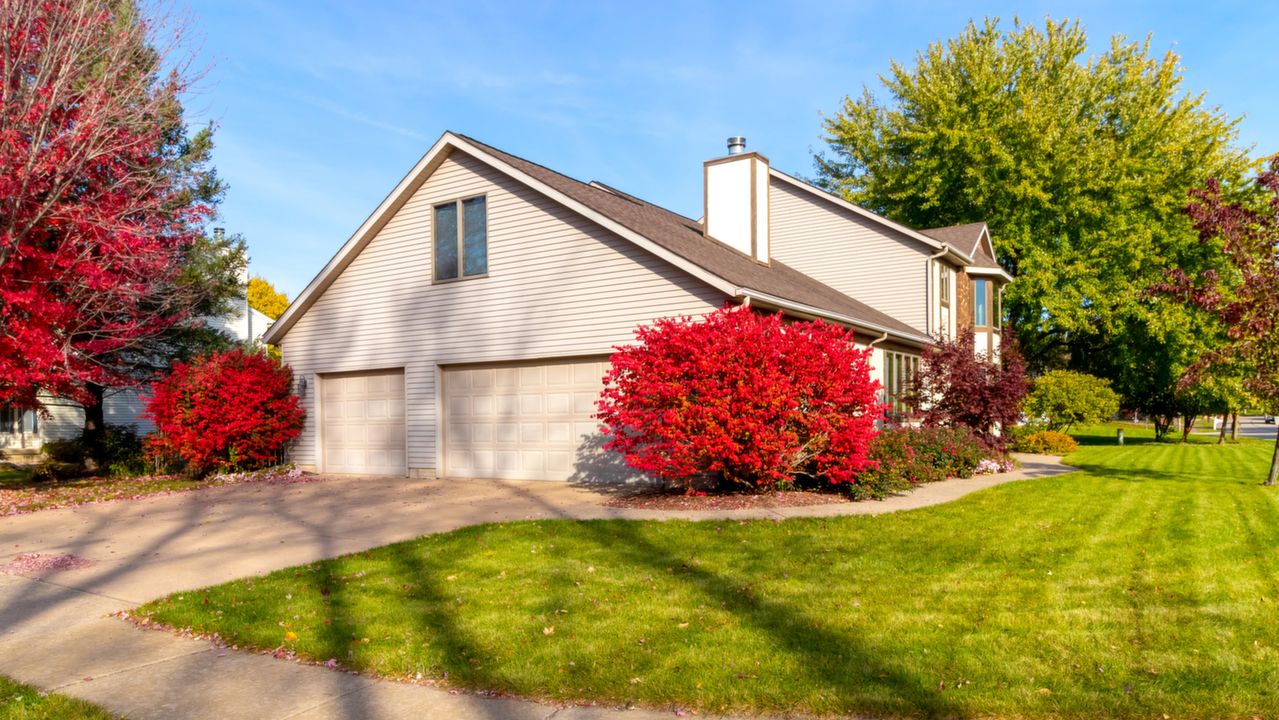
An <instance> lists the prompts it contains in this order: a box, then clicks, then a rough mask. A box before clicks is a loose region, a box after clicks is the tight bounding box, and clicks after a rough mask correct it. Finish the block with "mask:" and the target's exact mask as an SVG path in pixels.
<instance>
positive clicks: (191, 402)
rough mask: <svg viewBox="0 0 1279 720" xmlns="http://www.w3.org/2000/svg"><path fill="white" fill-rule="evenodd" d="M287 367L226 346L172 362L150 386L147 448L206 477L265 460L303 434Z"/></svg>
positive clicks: (261, 462)
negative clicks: (150, 424)
mask: <svg viewBox="0 0 1279 720" xmlns="http://www.w3.org/2000/svg"><path fill="white" fill-rule="evenodd" d="M292 385H293V371H292V370H290V369H289V367H288V366H287V365H281V364H280V363H278V362H276V361H275V360H273V359H271V358H269V357H267V356H266V355H263V354H258V353H248V352H244V351H242V350H232V351H230V352H225V353H216V354H213V355H209V356H207V357H201V358H197V359H196V360H194V361H192V362H190V363H177V364H175V365H174V366H173V372H172V373H170V374H169V376H168V377H167V378H166V379H165V380H163V381H162V382H159V383H156V385H155V386H154V388H153V394H152V395H151V397H150V398H148V399H147V409H146V414H147V416H148V417H149V418H151V420H152V421H153V422H154V423H155V428H156V432H155V433H154V434H153V435H151V436H149V437H148V438H147V442H146V447H147V453H148V455H150V456H151V457H152V458H155V459H157V460H161V461H168V460H171V459H174V458H177V459H179V460H181V461H182V462H183V463H185V464H186V467H187V469H188V471H190V472H191V473H193V474H196V475H204V474H207V473H209V472H211V471H214V470H240V469H249V468H254V467H261V466H264V465H269V464H271V463H272V462H274V461H275V460H276V458H277V455H278V453H279V451H280V448H282V447H284V444H285V443H287V442H288V441H290V440H292V439H293V438H294V437H297V434H298V433H299V432H301V431H302V423H303V420H304V413H303V411H302V406H301V403H300V402H299V400H298V398H297V396H296V395H294V394H293V390H292Z"/></svg>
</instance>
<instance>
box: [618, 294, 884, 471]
mask: <svg viewBox="0 0 1279 720" xmlns="http://www.w3.org/2000/svg"><path fill="white" fill-rule="evenodd" d="M635 335H636V340H637V341H638V342H637V343H636V344H634V345H630V346H625V347H620V348H618V350H617V352H616V353H615V354H614V355H613V358H612V359H613V366H612V369H611V370H610V371H609V373H608V375H607V377H606V381H607V388H606V389H605V391H604V394H603V396H602V398H601V399H600V402H599V409H600V412H599V418H600V419H601V420H602V421H603V422H604V425H605V426H606V432H608V433H609V435H610V439H609V441H608V443H607V444H606V446H605V447H607V448H609V449H610V450H615V451H617V452H620V453H622V454H624V455H625V456H626V461H627V463H628V464H629V465H631V466H632V467H634V468H635V469H637V470H640V471H643V472H646V473H650V474H652V475H655V476H657V477H659V478H662V479H665V480H667V481H669V482H672V483H676V484H680V485H683V486H684V487H687V488H690V489H692V488H693V487H694V486H695V484H697V483H699V482H703V481H717V480H722V481H726V482H727V483H732V484H736V485H745V486H749V487H751V488H758V489H763V488H770V487H777V486H779V485H785V484H788V483H790V482H792V481H793V480H794V479H795V477H796V476H797V475H799V476H801V477H802V476H808V477H812V478H819V479H821V480H823V481H825V482H828V483H832V484H838V483H848V482H854V481H855V480H856V475H857V473H858V472H859V471H861V470H862V469H864V468H865V467H866V466H867V462H868V461H867V457H866V456H867V450H868V448H869V445H870V441H871V438H873V437H874V435H875V418H876V417H878V416H879V414H880V413H881V412H882V407H881V406H880V405H879V404H878V403H877V402H876V397H875V395H876V392H877V391H878V390H879V383H877V382H874V381H872V380H871V379H870V365H869V354H870V353H869V352H868V351H864V350H858V349H857V348H856V347H855V346H854V345H853V344H852V335H851V333H850V332H849V331H847V330H844V329H841V328H839V327H836V326H834V325H828V324H825V323H821V322H800V323H785V322H783V321H782V318H781V316H780V315H763V314H759V313H755V312H752V311H750V310H748V309H744V308H736V309H734V308H726V309H724V310H720V311H718V312H715V313H711V314H710V315H708V316H706V317H705V318H703V319H691V318H679V319H667V320H659V321H657V322H656V323H654V324H652V325H650V326H646V327H642V328H640V329H639V330H637V331H636V333H635Z"/></svg>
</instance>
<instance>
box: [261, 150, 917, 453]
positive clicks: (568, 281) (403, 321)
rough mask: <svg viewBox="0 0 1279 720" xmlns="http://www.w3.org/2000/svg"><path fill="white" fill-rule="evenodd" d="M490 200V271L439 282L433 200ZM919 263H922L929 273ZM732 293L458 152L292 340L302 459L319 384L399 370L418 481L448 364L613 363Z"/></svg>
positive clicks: (311, 448)
mask: <svg viewBox="0 0 1279 720" xmlns="http://www.w3.org/2000/svg"><path fill="white" fill-rule="evenodd" d="M481 194H483V195H486V197H487V222H488V276H487V277H484V278H476V279H467V280H461V281H454V282H447V283H438V284H433V283H432V280H431V274H432V264H431V248H432V239H431V222H432V207H433V206H434V205H435V204H438V203H443V202H448V201H453V200H458V199H460V198H468V197H473V196H476V195H481ZM920 266H921V268H922V263H921V264H920ZM724 299H725V298H724V296H723V295H722V294H720V293H719V292H718V291H716V290H714V289H713V288H711V287H709V286H707V285H705V284H704V283H703V282H701V281H699V280H696V279H694V278H693V277H691V276H689V275H687V274H685V273H684V272H683V271H681V270H678V269H676V268H675V267H673V266H672V265H670V264H668V263H665V262H664V261H662V260H659V259H658V258H656V257H655V256H653V255H651V254H649V253H648V252H646V251H644V250H641V249H639V248H638V247H636V246H635V245H633V244H632V243H630V242H629V241H627V240H624V239H623V238H620V237H617V236H615V235H613V234H612V233H611V232H609V231H607V230H605V229H603V228H601V227H599V226H597V225H595V224H594V223H592V222H590V221H589V220H586V219H584V218H582V217H581V216H580V215H578V214H576V213H574V212H571V211H569V210H567V209H565V208H564V207H563V206H561V205H559V204H557V203H555V202H552V201H551V200H549V199H547V198H546V197H545V196H543V195H541V194H539V193H538V192H536V191H535V190H532V189H531V188H528V187H527V186H525V185H523V184H520V183H517V182H515V181H513V180H511V179H510V178H508V177H507V176H505V175H503V174H501V173H499V172H498V171H496V170H494V169H492V168H491V167H489V166H488V165H486V164H484V163H482V162H480V161H478V160H475V159H474V158H471V157H470V156H468V155H465V154H463V153H459V152H454V153H452V154H451V155H450V156H449V157H448V158H447V159H446V160H444V162H443V163H442V164H441V165H440V167H439V168H438V169H436V171H435V172H434V173H432V174H431V175H430V176H429V177H428V178H426V180H425V181H424V182H423V183H422V185H421V186H420V187H419V188H418V189H417V190H416V191H415V192H414V193H413V195H412V196H411V197H410V199H409V200H408V201H407V202H406V203H405V204H404V205H403V206H402V207H401V208H400V209H399V210H398V211H397V212H396V213H395V215H394V216H393V217H392V218H391V219H390V220H389V221H388V222H387V223H386V225H385V226H383V227H382V229H381V230H380V231H378V233H377V234H376V235H375V236H374V237H373V238H372V240H371V241H370V242H369V244H368V245H367V246H366V247H365V248H364V249H363V250H362V251H361V252H360V253H359V255H358V256H357V257H356V258H355V259H354V260H353V261H352V262H351V264H350V265H349V266H348V267H347V268H346V269H345V270H344V271H343V272H341V274H339V275H338V276H337V278H336V279H335V280H334V281H333V284H332V285H331V286H329V287H328V288H327V289H326V290H325V291H324V292H323V293H322V294H321V295H320V296H319V297H318V299H317V300H316V302H315V304H314V305H313V306H311V307H310V308H309V309H308V310H307V311H306V312H305V314H303V315H302V316H301V317H300V318H299V319H298V321H297V324H296V325H294V326H293V327H292V328H290V329H289V332H288V334H287V335H285V336H284V338H283V341H282V343H281V347H282V350H283V353H284V360H285V361H286V362H287V363H289V364H290V365H291V366H292V367H293V371H294V373H295V375H296V377H298V378H299V379H303V378H304V379H306V380H307V384H308V389H307V390H306V392H305V393H304V397H303V403H304V405H305V406H306V410H307V423H306V427H305V429H304V430H303V433H302V436H301V437H300V438H299V440H298V442H297V444H296V446H295V448H294V450H293V458H294V460H295V461H296V462H298V463H299V464H300V465H303V466H315V465H316V464H317V456H316V443H317V437H316V397H317V393H316V390H315V389H316V388H317V387H319V384H320V383H319V382H318V379H317V375H320V374H326V373H336V372H348V371H357V370H373V369H379V368H381V369H391V368H403V369H404V372H405V395H406V397H405V400H406V408H407V410H406V412H407V418H406V419H407V428H408V437H407V443H408V466H409V468H410V472H415V473H419V474H430V473H433V472H434V471H435V469H436V468H437V467H438V465H437V454H438V445H439V418H438V417H437V416H436V415H437V408H438V407H440V405H441V403H440V401H439V397H438V394H439V392H440V387H439V378H440V377H441V375H442V371H441V369H440V366H447V365H456V364H465V363H482V362H494V361H511V360H541V359H549V358H557V357H559V358H565V357H590V356H599V355H606V354H608V353H609V352H611V349H612V347H613V346H614V345H619V344H624V343H627V342H630V341H631V340H632V339H633V337H634V330H635V327H636V326H637V325H639V324H643V323H648V322H651V321H652V320H653V319H655V318H659V317H666V316H673V315H697V314H703V313H706V312H710V311H712V310H714V309H716V308H717V307H719V306H720V305H721V304H722V303H723V302H724Z"/></svg>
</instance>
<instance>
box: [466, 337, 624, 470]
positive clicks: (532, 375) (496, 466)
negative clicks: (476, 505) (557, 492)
mask: <svg viewBox="0 0 1279 720" xmlns="http://www.w3.org/2000/svg"><path fill="white" fill-rule="evenodd" d="M607 368H608V360H607V359H606V358H595V359H589V360H564V361H550V362H541V363H536V364H533V363H529V364H499V365H475V366H459V367H452V368H446V369H445V370H444V393H443V394H444V438H443V439H444V463H445V467H444V473H445V475H446V476H448V477H478V478H500V479H507V480H568V479H570V478H572V477H573V476H574V474H575V472H578V471H579V470H580V468H581V467H582V466H583V463H584V462H585V461H587V460H589V457H588V456H590V455H592V454H594V453H596V452H597V451H598V436H599V433H598V431H597V428H598V427H599V423H598V421H596V420H594V419H593V418H592V415H594V413H595V411H596V408H595V402H596V400H598V399H599V395H600V391H601V390H602V389H603V387H604V385H603V378H604V372H605V371H606V370H607Z"/></svg>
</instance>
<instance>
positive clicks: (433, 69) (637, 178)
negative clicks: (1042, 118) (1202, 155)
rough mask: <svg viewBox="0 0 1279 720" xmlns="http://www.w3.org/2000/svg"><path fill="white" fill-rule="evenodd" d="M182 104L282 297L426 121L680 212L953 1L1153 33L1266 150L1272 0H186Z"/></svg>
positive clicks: (931, 33) (406, 163)
mask: <svg viewBox="0 0 1279 720" xmlns="http://www.w3.org/2000/svg"><path fill="white" fill-rule="evenodd" d="M185 10H186V14H188V15H189V20H190V23H191V25H192V26H193V29H194V31H195V32H194V35H195V37H196V44H195V47H196V49H197V51H198V57H197V65H198V66H201V67H203V68H204V69H205V75H204V77H203V79H202V80H201V81H200V83H199V85H198V88H197V90H196V91H195V92H194V93H193V94H192V95H191V96H190V97H189V98H188V100H187V107H188V112H189V115H190V117H191V119H192V120H193V121H197V122H202V121H208V120H212V121H213V122H215V123H216V124H217V126H218V130H217V134H216V141H217V149H216V151H215V155H214V162H215V164H216V166H217V168H218V172H219V173H220V174H221V176H222V177H223V178H224V179H225V180H226V181H227V182H228V183H229V185H230V192H229V193H228V195H227V198H226V202H225V203H224V205H223V207H222V215H223V217H222V218H221V219H220V224H222V225H225V226H226V227H227V228H228V230H229V231H230V232H235V233H240V234H242V235H244V237H245V238H246V239H247V240H248V243H249V249H250V254H251V255H252V268H253V271H254V272H255V273H258V274H261V275H263V276H264V277H266V278H267V279H269V280H271V281H272V282H274V283H275V284H276V286H277V287H278V288H279V289H281V290H284V291H286V292H288V294H289V296H290V297H293V296H294V295H295V294H296V293H297V292H298V291H299V290H301V289H302V288H303V287H304V286H305V285H306V283H307V282H308V281H309V280H310V279H311V277H312V276H313V275H314V273H315V272H316V271H318V270H319V268H320V267H321V266H322V265H323V264H324V263H325V262H326V261H327V260H328V258H329V257H330V256H331V255H332V254H333V253H334V252H335V251H336V250H337V249H338V247H340V246H341V244H342V243H343V242H344V241H345V240H346V239H347V238H348V237H349V235H350V233H351V232H352V231H353V230H354V229H355V228H356V227H357V226H358V225H359V224H360V223H361V222H362V221H363V220H364V218H365V217H366V216H367V215H368V214H369V213H370V212H371V211H372V210H373V208H374V207H376V205H377V204H378V203H379V202H380V201H381V200H382V198H383V197H384V196H385V195H386V193H387V192H389V191H390V189H391V188H392V187H393V186H394V185H395V184H396V183H397V182H398V181H399V179H400V178H401V177H402V176H403V175H404V173H405V172H406V171H407V170H408V169H409V168H411V167H412V166H413V164H414V163H415V162H416V161H417V159H418V158H419V157H420V156H421V154H422V153H423V152H425V151H426V150H427V148H429V147H430V145H431V144H432V143H433V142H434V141H435V140H436V139H437V138H438V137H439V135H440V134H441V133H442V132H443V131H444V130H456V131H459V132H463V133H466V134H469V135H472V136H475V137H477V138H479V139H481V140H484V141H486V142H488V143H490V144H492V145H495V146H497V147H500V148H502V149H504V150H508V151H510V152H513V153H516V154H519V155H522V156H524V157H527V158H529V159H531V160H534V161H538V162H541V163H543V164H546V165H549V166H551V167H553V168H555V169H557V170H559V171H561V172H565V173H567V174H569V175H572V176H574V177H578V178H581V179H584V180H601V181H603V182H606V183H608V184H610V185H614V186H616V187H619V188H621V189H623V190H626V191H628V192H631V193H634V194H636V195H639V196H641V197H644V198H646V199H649V200H652V201H654V202H657V203H659V204H662V205H665V206H666V207H669V208H671V209H673V210H676V211H678V212H682V213H684V214H686V215H689V216H692V217H697V216H699V215H700V214H701V197H702V193H701V163H702V161H703V160H705V159H707V158H710V157H714V156H717V155H720V154H722V153H723V151H724V138H726V137H727V136H729V135H735V134H742V135H745V136H746V137H747V139H748V142H749V146H750V148H751V149H754V150H759V151H760V152H763V153H764V154H765V155H767V156H768V157H769V158H770V159H771V161H772V163H773V165H774V167H777V168H779V169H781V170H784V171H787V172H791V173H798V174H804V175H806V174H811V170H812V159H811V158H812V153H813V151H815V150H819V149H820V147H821V118H822V114H823V113H826V114H833V113H835V112H837V111H838V110H839V107H840V103H841V100H842V99H843V97H844V96H845V95H848V94H856V93H860V91H861V88H862V87H863V85H867V84H869V85H871V86H872V88H874V86H875V84H876V83H877V77H878V75H879V74H880V73H882V72H883V71H884V70H886V68H887V67H888V63H889V60H890V59H897V60H899V61H911V60H912V59H913V58H914V55H915V53H916V52H917V51H918V50H920V49H922V48H924V47H925V46H926V45H927V44H928V43H929V42H931V41H934V40H941V39H945V38H949V37H952V36H954V35H955V34H957V33H958V32H959V31H960V30H961V29H962V27H963V25H964V24H965V23H966V22H967V21H968V20H969V19H970V18H972V19H977V20H980V19H981V18H983V17H985V16H988V15H989V16H997V17H1001V18H1005V19H1007V20H1009V21H1010V20H1011V19H1012V17H1013V16H1014V15H1016V16H1019V17H1020V18H1022V19H1023V20H1036V21H1038V20H1041V19H1042V18H1044V17H1047V16H1052V17H1054V18H1064V17H1069V18H1078V19H1080V20H1082V21H1083V24H1084V26H1085V27H1086V28H1087V30H1088V33H1089V37H1090V39H1091V41H1092V43H1093V44H1094V45H1098V46H1099V45H1102V44H1104V43H1106V42H1107V41H1108V38H1109V36H1110V35H1111V34H1112V33H1122V34H1125V35H1127V36H1129V37H1135V38H1140V37H1144V36H1145V35H1146V34H1147V33H1153V34H1154V38H1153V47H1154V49H1155V50H1157V51H1159V52H1163V51H1165V50H1169V49H1171V50H1174V51H1176V52H1177V53H1179V54H1180V55H1181V56H1182V64H1183V66H1184V67H1185V77H1186V83H1185V86H1186V88H1187V89H1191V90H1196V91H1198V90H1204V91H1207V93H1208V100H1209V103H1210V104H1215V105H1220V106H1221V107H1222V109H1223V110H1225V111H1226V112H1227V113H1229V114H1231V115H1233V116H1244V120H1243V122H1242V125H1241V139H1242V140H1243V142H1245V143H1247V144H1250V145H1251V144H1255V145H1256V146H1257V151H1258V153H1262V152H1265V153H1271V152H1276V151H1279V100H1277V98H1279V53H1275V52H1274V43H1275V38H1276V37H1279V5H1272V4H1271V3H1269V2H1268V1H1267V0H1253V1H1252V2H1202V1H1200V2H1139V3H1114V2H1078V1H1076V2H1070V3H1061V2H1031V3H993V4H992V3H986V4H981V3H949V2H909V1H905V0H898V1H896V2H822V3H802V2H761V3H751V2H733V3H711V2H684V3H663V2H653V3H619V2H599V1H596V2H580V3H569V2H566V3H549V2H512V3H486V2H478V1H475V0H470V1H468V2H431V1H427V2H421V1H418V2H413V1H405V2H399V1H389V0H388V1H385V2H384V1H381V0H373V1H370V2H367V3H366V2H322V1H320V0H310V1H307V2H260V1H252V0H191V2H190V4H189V5H187V6H186V9H185Z"/></svg>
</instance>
